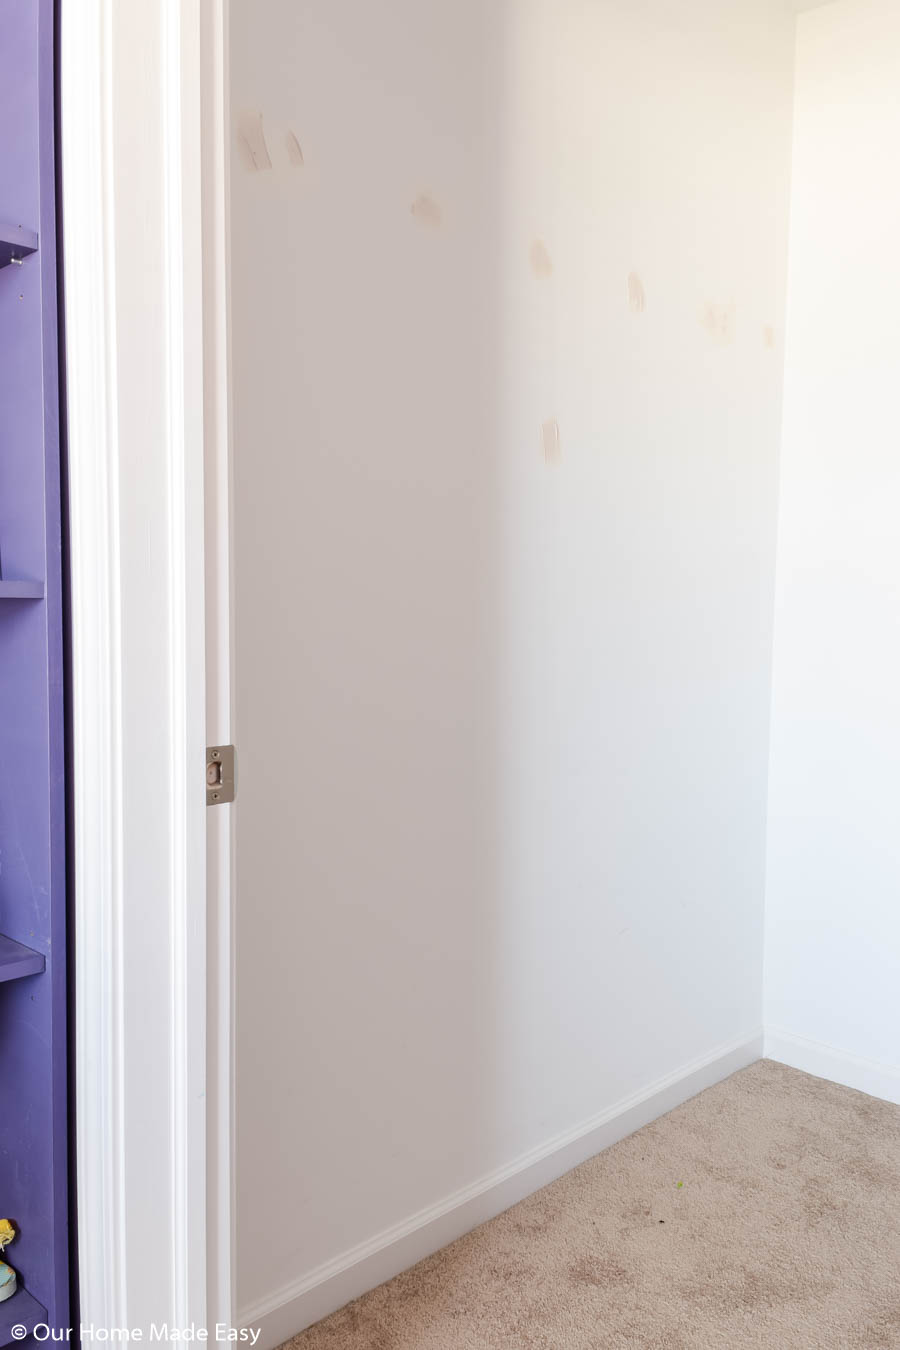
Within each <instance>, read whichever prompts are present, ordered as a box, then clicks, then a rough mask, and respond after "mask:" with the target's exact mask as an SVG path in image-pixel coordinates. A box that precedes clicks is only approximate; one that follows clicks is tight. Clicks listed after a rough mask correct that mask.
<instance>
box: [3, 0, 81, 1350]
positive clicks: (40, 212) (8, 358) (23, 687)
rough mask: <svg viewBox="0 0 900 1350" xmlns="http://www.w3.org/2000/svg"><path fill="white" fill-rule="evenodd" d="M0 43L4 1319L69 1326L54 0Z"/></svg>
mask: <svg viewBox="0 0 900 1350" xmlns="http://www.w3.org/2000/svg"><path fill="white" fill-rule="evenodd" d="M0 13H2V20H3V27H2V37H0V222H2V223H0V1217H4V1218H10V1219H12V1220H13V1222H14V1223H15V1224H16V1227H17V1229H18V1236H17V1238H16V1241H15V1242H14V1243H13V1244H12V1245H11V1246H10V1248H9V1249H8V1251H7V1253H6V1257H7V1259H8V1261H9V1263H10V1265H12V1266H13V1267H14V1269H15V1270H16V1271H17V1272H18V1275H19V1284H20V1288H19V1292H18V1293H16V1294H15V1295H14V1297H13V1298H11V1299H9V1300H7V1302H5V1303H0V1350H2V1347H4V1346H6V1345H8V1344H10V1343H11V1342H12V1332H11V1328H12V1326H14V1325H15V1324H16V1323H22V1324H24V1325H25V1326H26V1327H29V1328H31V1327H33V1326H35V1325H36V1324H37V1323H39V1322H43V1321H48V1322H49V1323H50V1324H51V1326H56V1327H68V1325H69V1235H68V1175H67V1172H68V1131H67V1070H66V919H65V910H66V897H65V817H64V809H65V802H64V786H65V752H64V736H63V729H64V723H63V717H64V707H63V689H64V686H63V642H62V582H61V551H62V545H61V537H62V531H61V507H60V440H59V366H58V342H57V327H58V315H57V285H56V272H57V268H56V182H55V179H56V166H55V146H54V101H55V98H54V82H55V71H54V5H53V0H2V4H0Z"/></svg>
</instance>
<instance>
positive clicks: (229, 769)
mask: <svg viewBox="0 0 900 1350" xmlns="http://www.w3.org/2000/svg"><path fill="white" fill-rule="evenodd" d="M233 801H234V746H233V745H208V746H207V747H206V805H207V806H221V805H222V803H223V802H233Z"/></svg>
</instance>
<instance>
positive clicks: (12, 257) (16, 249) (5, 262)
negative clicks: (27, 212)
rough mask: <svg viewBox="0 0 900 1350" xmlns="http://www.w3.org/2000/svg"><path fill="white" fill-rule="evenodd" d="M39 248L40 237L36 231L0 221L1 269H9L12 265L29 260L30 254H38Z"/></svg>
mask: <svg viewBox="0 0 900 1350" xmlns="http://www.w3.org/2000/svg"><path fill="white" fill-rule="evenodd" d="M37 246H38V237H37V235H36V234H35V232H34V230H25V229H23V228H22V226H21V225H7V224H5V223H4V222H3V221H0V267H9V265H10V263H13V262H20V261H21V260H22V258H27V257H28V255H29V253H37Z"/></svg>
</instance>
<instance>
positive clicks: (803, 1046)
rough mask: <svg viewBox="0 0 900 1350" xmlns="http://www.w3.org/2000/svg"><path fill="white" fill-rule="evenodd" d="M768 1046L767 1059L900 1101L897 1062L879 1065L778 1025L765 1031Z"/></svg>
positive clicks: (899, 1078) (899, 1068) (874, 1095)
mask: <svg viewBox="0 0 900 1350" xmlns="http://www.w3.org/2000/svg"><path fill="white" fill-rule="evenodd" d="M765 1046H766V1058H767V1059H776V1060H778V1062H779V1063H780V1064H789V1065H790V1067H791V1068H792V1069H802V1070H803V1072H804V1073H811V1074H814V1075H815V1077H816V1078H830V1079H831V1081H832V1082H833V1083H842V1084H843V1085H844V1087H851V1088H856V1089H857V1090H858V1091H859V1092H868V1094H869V1096H870V1097H882V1098H883V1099H884V1100H885V1101H886V1102H897V1103H898V1104H900V1067H898V1066H896V1065H892V1064H877V1063H876V1062H875V1061H874V1060H871V1059H862V1058H861V1057H860V1056H859V1055H851V1054H849V1053H848V1052H847V1051H846V1050H836V1049H835V1048H834V1046H833V1045H823V1044H822V1042H821V1041H810V1040H807V1038H806V1037H805V1036H793V1035H791V1034H790V1032H787V1031H779V1030H778V1029H777V1028H775V1027H773V1028H771V1029H767V1030H766V1036H765Z"/></svg>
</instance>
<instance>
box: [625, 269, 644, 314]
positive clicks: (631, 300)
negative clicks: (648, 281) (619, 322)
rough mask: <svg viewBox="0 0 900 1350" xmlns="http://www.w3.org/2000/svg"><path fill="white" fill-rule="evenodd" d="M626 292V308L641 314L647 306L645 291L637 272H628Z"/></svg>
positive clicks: (633, 312)
mask: <svg viewBox="0 0 900 1350" xmlns="http://www.w3.org/2000/svg"><path fill="white" fill-rule="evenodd" d="M626 290H627V294H628V308H629V309H630V310H631V312H632V314H643V312H644V310H645V309H646V308H647V293H646V291H645V290H644V283H643V282H642V281H641V279H640V277H639V276H638V274H637V272H629V273H628V281H627V284H626Z"/></svg>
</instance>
